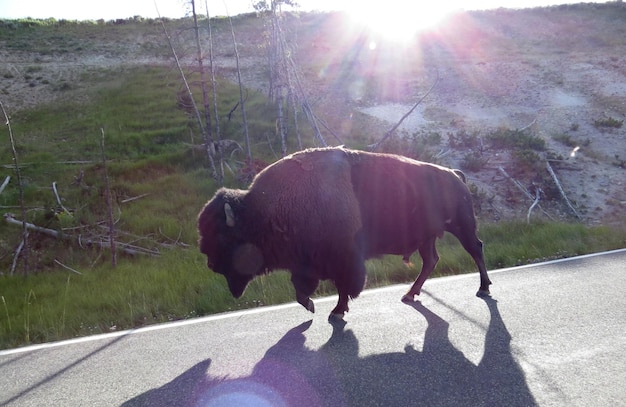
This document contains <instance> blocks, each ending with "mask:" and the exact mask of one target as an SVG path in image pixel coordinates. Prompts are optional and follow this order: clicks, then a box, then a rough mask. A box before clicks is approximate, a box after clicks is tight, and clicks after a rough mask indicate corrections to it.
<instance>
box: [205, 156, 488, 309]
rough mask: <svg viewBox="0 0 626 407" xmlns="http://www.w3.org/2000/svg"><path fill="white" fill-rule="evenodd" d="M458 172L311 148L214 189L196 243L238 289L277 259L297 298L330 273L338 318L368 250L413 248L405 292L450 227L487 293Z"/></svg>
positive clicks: (307, 303) (428, 267) (306, 301)
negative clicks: (416, 265)
mask: <svg viewBox="0 0 626 407" xmlns="http://www.w3.org/2000/svg"><path fill="white" fill-rule="evenodd" d="M464 181H465V177H464V176H463V173H462V172H461V171H458V170H452V169H448V168H445V167H441V166H438V165H434V164H429V163H424V162H420V161H415V160H412V159H409V158H406V157H402V156H398V155H391V154H377V153H369V152H363V151H356V150H350V149H346V148H343V147H337V148H322V149H310V150H305V151H302V152H298V153H295V154H292V155H290V156H287V157H285V158H283V159H281V160H279V161H277V162H276V163H274V164H272V165H270V166H269V167H267V168H265V169H264V170H263V171H261V172H260V173H259V174H258V175H257V176H256V177H255V178H254V180H253V182H252V184H251V185H250V187H249V189H248V190H237V189H226V188H222V189H220V190H218V191H217V192H216V194H215V196H214V197H213V198H212V199H211V200H210V201H209V202H208V203H207V204H206V205H205V206H204V208H203V209H202V211H201V212H200V214H199V216H198V229H199V235H200V239H199V247H200V251H201V252H202V253H203V254H205V255H206V256H207V265H208V267H209V268H210V269H212V270H213V271H215V272H217V273H219V274H222V275H224V277H225V278H226V281H227V282H228V287H229V289H230V292H231V293H232V294H233V296H234V297H236V298H239V297H240V296H241V295H242V294H243V292H244V290H245V289H246V286H247V285H248V283H249V282H250V281H251V280H252V279H253V278H254V277H255V276H258V275H262V274H265V273H268V272H270V271H272V270H275V269H288V270H290V271H291V282H292V284H293V286H294V288H295V290H296V299H297V301H298V302H299V303H300V304H302V305H303V306H304V307H305V308H306V309H307V310H309V311H311V312H315V309H314V305H313V302H312V301H311V299H310V298H309V297H310V296H311V295H312V294H313V292H314V291H315V289H316V288H317V286H318V283H319V281H320V280H331V281H332V282H333V283H334V285H335V287H336V288H337V293H338V295H339V300H338V302H337V306H336V307H335V308H334V309H333V311H332V312H331V314H330V317H329V318H330V319H341V318H343V316H344V313H345V312H347V311H348V300H349V299H350V298H355V297H357V296H358V295H359V294H360V293H361V291H362V290H363V287H364V285H365V260H366V259H369V258H372V257H378V256H381V255H384V254H395V255H401V256H403V258H404V259H405V260H408V258H409V256H410V255H411V254H412V253H413V252H415V251H416V250H417V251H419V254H420V256H421V257H422V269H421V272H420V274H419V276H418V278H417V279H416V281H415V283H414V284H413V286H412V287H411V288H410V289H409V291H408V292H407V293H406V295H404V297H403V301H405V302H411V301H413V300H414V299H415V296H416V295H419V293H420V289H421V287H422V285H423V284H424V281H426V279H427V278H428V276H429V275H430V273H431V272H432V271H433V269H434V268H435V265H436V264H437V261H438V260H439V256H438V254H437V249H436V247H435V242H436V240H437V238H440V237H442V236H443V234H444V232H450V233H452V234H453V235H454V236H456V237H457V238H458V240H459V241H460V242H461V244H462V245H463V247H464V248H465V250H466V251H467V252H468V253H469V254H470V255H471V256H472V258H473V259H474V261H475V262H476V265H477V266H478V271H479V272H480V289H479V291H478V293H477V294H476V295H478V296H488V295H489V285H490V284H491V281H489V277H488V276H487V270H486V268H485V261H484V258H483V250H482V242H481V241H480V240H479V239H478V237H477V235H476V219H475V217H474V209H473V205H472V198H471V195H470V192H469V190H468V188H467V186H466V185H465V182H464Z"/></svg>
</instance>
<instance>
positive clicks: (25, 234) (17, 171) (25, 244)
mask: <svg viewBox="0 0 626 407" xmlns="http://www.w3.org/2000/svg"><path fill="white" fill-rule="evenodd" d="M0 109H2V114H3V115H4V119H5V124H6V126H7V128H8V129H9V140H10V142H11V151H12V152H13V163H14V164H15V174H16V176H17V185H18V188H19V191H20V192H19V193H20V209H21V211H22V222H23V223H24V224H25V223H26V207H25V206H24V188H23V184H22V175H21V173H20V166H19V163H18V160H17V150H16V148H15V139H14V138H13V130H11V121H10V120H9V115H8V114H7V112H6V110H4V105H3V104H2V101H0ZM7 182H8V181H7ZM22 250H23V251H24V257H23V258H24V274H28V229H26V226H23V227H22V241H21V243H20V245H19V246H18V248H17V250H16V251H15V257H14V259H13V266H12V267H11V274H13V270H14V269H15V265H16V264H17V259H18V258H19V256H20V253H21V252H22Z"/></svg>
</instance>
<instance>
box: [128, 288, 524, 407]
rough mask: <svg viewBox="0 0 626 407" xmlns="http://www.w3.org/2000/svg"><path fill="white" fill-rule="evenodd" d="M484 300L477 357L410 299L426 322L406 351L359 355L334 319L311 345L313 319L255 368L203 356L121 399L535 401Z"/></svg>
mask: <svg viewBox="0 0 626 407" xmlns="http://www.w3.org/2000/svg"><path fill="white" fill-rule="evenodd" d="M484 301H485V303H486V305H487V307H488V308H489V311H490V314H491V320H490V323H489V327H488V329H487V332H486V336H485V351H484V355H483V358H482V360H481V361H480V363H479V364H478V365H475V364H473V363H472V362H471V361H469V360H468V359H467V358H466V357H465V356H464V355H463V353H462V352H461V351H459V350H458V349H456V348H455V347H454V345H453V344H452V343H451V342H450V339H449V337H448V326H449V324H448V322H446V321H445V320H444V319H442V318H441V317H439V316H438V315H437V314H435V313H434V312H432V311H430V310H429V309H427V308H426V307H424V306H423V305H421V303H419V302H418V303H415V304H413V305H412V306H413V307H414V308H415V309H416V310H417V311H418V312H419V313H420V314H421V315H422V316H423V317H425V318H426V321H427V323H428V326H427V329H426V331H425V333H424V345H423V349H422V350H421V351H417V350H416V349H414V348H412V347H411V346H407V347H406V348H405V350H404V352H393V353H384V354H376V355H369V356H365V357H359V343H358V340H357V338H356V336H355V335H354V333H353V332H352V331H351V330H349V329H348V330H346V329H345V324H344V323H336V324H334V325H333V334H332V336H331V337H330V339H329V340H328V342H327V343H326V344H324V345H323V346H322V347H321V348H320V349H318V350H311V349H307V348H306V347H305V346H304V344H305V339H306V338H305V335H304V333H305V331H306V330H307V329H308V328H309V326H310V325H311V321H309V322H307V323H304V324H301V325H299V326H297V327H295V328H293V329H291V330H290V331H289V332H287V334H286V335H285V336H284V337H283V338H281V340H279V341H278V342H277V343H276V344H275V345H274V346H272V347H271V348H270V349H269V350H268V351H267V352H266V354H265V356H264V357H263V359H261V360H260V361H259V362H258V363H257V364H256V366H255V367H254V370H253V372H252V374H251V375H250V376H246V377H240V378H211V377H210V376H209V375H207V370H208V369H209V366H210V363H211V361H210V360H205V361H203V362H200V363H198V364H196V365H195V366H194V367H192V368H191V369H189V370H187V371H186V372H185V373H184V374H182V375H181V376H179V377H177V378H175V379H174V380H173V381H171V382H169V383H167V384H165V385H164V386H162V387H160V388H158V389H153V390H150V391H148V392H146V393H144V394H141V395H139V396H137V397H136V398H134V399H131V400H129V401H127V402H126V403H124V404H123V406H125V407H131V406H132V407H135V406H155V407H160V406H173V405H176V406H202V407H206V406H244V407H247V406H268V407H270V406H271V407H277V406H281V407H282V406H285V407H287V406H293V407H299V406H329V407H331V406H332V407H336V406H383V405H385V406H407V405H424V406H458V405H486V406H488V405H508V406H533V405H536V402H535V400H534V397H533V396H532V394H531V392H530V390H529V388H528V386H527V384H526V381H525V378H524V373H523V371H522V370H521V368H520V367H519V365H518V364H517V362H516V361H515V359H514V358H513V355H512V352H511V347H510V343H511V336H510V334H509V332H508V330H507V329H506V326H505V324H504V321H503V320H502V318H501V316H500V313H499V311H498V306H497V302H496V301H495V300H493V299H490V298H486V299H484Z"/></svg>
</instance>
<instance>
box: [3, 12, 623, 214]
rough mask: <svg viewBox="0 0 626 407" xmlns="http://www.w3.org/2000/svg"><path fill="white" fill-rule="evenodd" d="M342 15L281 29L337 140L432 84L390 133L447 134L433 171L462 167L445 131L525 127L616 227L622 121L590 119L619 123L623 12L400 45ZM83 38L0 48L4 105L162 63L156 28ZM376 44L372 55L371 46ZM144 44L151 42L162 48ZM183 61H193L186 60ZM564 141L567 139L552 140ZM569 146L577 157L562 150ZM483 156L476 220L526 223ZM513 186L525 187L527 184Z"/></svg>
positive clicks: (513, 20)
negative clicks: (64, 47) (67, 47)
mask: <svg viewBox="0 0 626 407" xmlns="http://www.w3.org/2000/svg"><path fill="white" fill-rule="evenodd" d="M249 18H251V17H249ZM341 18H342V17H341V16H340V15H316V14H311V15H303V16H301V17H300V18H298V19H290V20H289V21H288V23H287V25H286V27H287V29H288V38H289V39H290V41H291V45H292V46H293V49H294V59H295V60H296V61H297V62H298V64H299V66H300V69H301V73H302V79H303V82H304V86H305V88H306V91H307V93H308V95H309V97H310V98H311V101H312V104H313V106H314V108H315V109H316V111H317V113H318V116H320V117H321V118H323V119H324V120H325V121H326V122H327V123H328V124H329V126H330V127H331V128H333V129H335V131H336V132H337V133H338V134H339V136H340V137H341V138H342V141H344V142H345V144H346V145H348V146H350V144H351V143H350V139H349V138H347V137H348V135H349V134H350V132H351V130H352V129H354V128H356V127H357V124H355V121H357V120H360V118H363V117H367V118H369V119H367V122H368V125H367V128H366V129H365V130H366V131H371V132H372V133H374V134H372V137H374V138H375V137H376V134H380V135H382V134H383V132H384V131H385V130H387V129H389V128H390V127H391V126H392V125H393V124H394V123H396V122H397V121H398V120H399V119H400V118H401V117H402V115H404V113H406V112H407V111H408V110H409V108H410V107H411V105H412V104H413V103H415V101H416V100H418V99H419V98H420V97H422V96H424V95H425V94H426V92H427V91H428V89H429V88H430V87H431V86H432V85H433V83H435V81H437V80H438V82H437V84H436V86H435V87H434V88H433V90H432V92H431V93H430V94H429V95H428V96H427V97H426V98H425V99H424V101H423V102H422V103H421V104H420V105H419V107H418V108H417V109H416V111H414V112H413V114H412V115H411V116H409V117H408V118H407V120H405V122H404V123H403V125H402V126H401V128H400V129H399V130H398V133H397V135H396V136H403V135H405V136H406V135H410V134H413V133H416V132H437V133H439V134H441V135H442V136H443V140H442V143H441V146H440V149H441V159H440V163H441V164H443V165H447V166H452V167H459V165H460V161H461V159H462V157H463V156H464V154H465V152H464V151H460V150H458V149H451V148H449V146H448V145H447V135H448V134H451V133H452V134H454V133H457V132H459V131H467V132H478V133H480V134H482V135H484V134H487V133H488V132H490V131H494V130H496V129H498V128H502V127H505V128H509V129H528V131H530V132H532V133H533V134H535V135H538V136H540V137H542V138H543V139H545V140H546V142H547V147H548V151H549V152H550V153H551V155H552V156H557V157H561V159H560V160H559V161H560V162H555V164H554V165H553V167H554V170H555V173H556V175H557V177H558V179H559V181H560V183H561V184H562V187H563V191H564V192H565V194H566V195H567V197H568V198H569V200H570V201H571V202H572V204H573V207H574V208H575V210H576V211H577V212H578V213H579V215H580V216H581V220H582V221H583V222H585V223H588V224H613V225H623V223H624V220H626V169H625V166H626V164H625V163H624V161H625V160H626V126H622V127H620V128H610V127H605V128H603V127H597V126H595V125H594V121H596V120H603V119H609V118H610V119H615V120H617V121H622V120H624V119H626V56H625V55H626V52H625V51H626V6H625V5H623V4H622V3H614V4H612V5H610V6H597V5H578V6H568V7H553V8H548V9H534V10H517V11H512V10H495V11H490V12H480V13H468V14H462V15H459V16H456V17H453V18H451V19H450V20H449V21H448V22H447V23H446V24H444V25H442V26H441V27H440V28H439V29H436V30H434V31H432V32H429V33H424V34H423V35H422V36H421V37H420V38H419V39H418V40H416V41H415V42H413V43H411V44H409V45H406V44H405V45H398V44H391V43H386V42H385V41H384V40H383V39H381V38H375V37H371V36H370V35H369V34H368V33H367V32H366V31H363V30H355V29H354V27H349V24H347V23H346V22H345V21H344V20H342V19H341ZM235 24H236V25H235V30H236V31H237V36H238V39H237V40H238V44H239V54H240V57H241V61H240V63H241V66H242V69H243V79H244V82H245V84H246V85H247V86H249V87H251V88H256V89H259V90H266V89H267V87H268V81H267V77H266V76H267V74H266V71H267V70H266V68H265V65H266V62H265V61H266V58H265V50H264V48H263V46H262V40H261V39H262V38H263V35H262V29H263V24H262V21H261V20H260V19H258V21H257V22H256V23H250V21H247V20H246V21H244V19H240V20H239V21H235ZM237 24H241V25H239V26H238V25H237ZM238 27H239V28H238ZM215 30H216V31H215V33H214V35H215V38H216V44H218V46H217V47H216V50H215V51H216V59H215V61H216V64H217V66H218V67H219V73H220V74H222V75H225V76H227V77H231V78H233V79H234V72H235V71H234V67H235V60H234V55H233V50H232V42H231V40H230V39H229V38H228V36H229V35H230V32H229V31H228V30H227V29H226V26H222V27H219V26H218V27H216V28H215ZM89 41H90V42H91V43H98V46H97V47H96V46H91V47H83V48H82V49H81V50H79V51H75V52H71V53H55V52H52V53H47V54H45V55H42V53H41V51H33V52H29V51H28V50H23V49H22V50H19V51H16V50H13V49H11V48H10V47H7V44H6V43H5V44H2V43H1V42H0V91H1V93H0V97H1V98H2V100H3V103H4V105H5V107H8V108H9V109H10V110H13V111H15V110H19V109H23V108H27V107H32V106H34V105H36V104H39V103H49V102H51V101H53V100H55V98H58V97H61V96H60V95H62V97H74V98H80V97H81V94H82V93H84V90H85V89H86V87H88V86H90V83H89V82H87V81H85V79H84V78H86V77H91V78H93V76H94V75H97V72H99V71H101V70H102V69H115V68H119V67H122V66H128V65H146V64H148V65H151V64H165V65H172V59H171V57H168V56H167V52H165V53H164V52H163V51H162V46H163V45H164V44H165V40H164V38H163V36H162V34H161V33H160V31H159V28H158V27H157V26H154V27H150V30H147V31H146V32H144V33H140V34H137V32H136V31H134V32H133V34H132V35H130V34H123V35H122V34H119V35H117V37H115V38H114V39H108V40H107V41H105V40H104V39H101V40H100V39H98V38H90V39H89ZM178 41H179V44H184V43H185V41H187V42H188V41H190V40H189V38H187V40H185V39H184V37H181V38H179V39H178ZM373 41H376V42H377V47H376V48H375V49H374V50H371V49H370V48H369V44H370V42H373ZM146 44H153V46H151V47H147V46H146ZM154 44H160V46H161V48H159V49H161V51H159V52H157V51H156V49H157V48H158V47H157V46H154ZM190 44H191V43H188V45H190ZM51 46H52V47H53V46H54V44H53V45H51ZM181 46H182V45H181ZM183 60H184V61H186V62H187V63H191V62H192V58H191V57H190V56H187V55H183ZM89 73H91V74H89ZM1 74H3V75H4V76H2V75H1ZM437 78H438V79H437ZM63 84H69V85H68V88H69V89H68V91H67V92H60V91H59V87H63ZM372 118H374V119H376V120H372ZM369 123H373V124H372V125H370V124H369ZM555 136H557V137H555ZM558 136H560V137H558ZM343 137H346V138H343ZM564 138H567V139H568V140H570V141H572V140H573V145H572V143H569V144H566V143H563V142H562V141H559V140H563V139H564ZM330 140H331V138H329V141H330ZM335 144H337V143H335ZM575 147H579V149H577V151H576V153H575V154H574V155H573V156H572V152H573V150H574V148H575ZM484 154H485V155H486V157H485V158H486V159H487V164H486V165H485V166H484V167H483V168H482V169H481V170H480V171H477V172H468V173H467V175H468V178H469V181H470V182H471V183H473V184H474V185H476V186H477V187H478V189H479V191H480V192H481V193H482V194H484V195H485V196H488V197H490V199H489V200H488V201H489V204H488V205H487V206H488V207H483V208H482V209H483V211H482V213H481V216H482V217H486V218H490V219H492V220H498V219H511V218H520V219H526V216H527V213H528V209H529V207H530V205H531V204H532V202H533V201H532V200H531V199H529V198H527V197H524V196H523V195H522V193H521V192H520V191H519V190H518V189H517V187H516V186H515V185H514V184H513V183H512V182H511V180H509V179H507V178H505V177H504V176H503V174H502V172H501V171H500V170H499V167H501V166H506V164H507V163H508V161H510V159H511V158H510V155H509V154H507V153H505V152H502V151H496V150H493V151H491V150H490V151H485V152H484ZM520 182H521V183H522V185H524V186H525V187H526V188H530V187H531V185H530V184H529V183H530V182H531V181H529V180H523V179H522V180H520ZM512 197H515V198H514V199H512ZM540 204H543V205H544V206H545V207H544V209H545V212H543V213H542V212H541V211H540V210H538V209H537V210H535V211H534V212H533V216H537V217H539V216H549V217H552V218H555V219H559V220H568V219H576V217H575V215H574V214H573V211H572V210H570V209H569V208H568V207H567V206H566V205H565V204H564V201H563V202H560V203H558V204H554V203H553V204H550V205H548V204H547V203H544V202H540Z"/></svg>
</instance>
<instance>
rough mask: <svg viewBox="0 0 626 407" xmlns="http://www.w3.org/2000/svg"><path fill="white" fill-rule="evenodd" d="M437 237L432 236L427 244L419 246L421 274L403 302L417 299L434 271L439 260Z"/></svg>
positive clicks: (403, 298)
mask: <svg viewBox="0 0 626 407" xmlns="http://www.w3.org/2000/svg"><path fill="white" fill-rule="evenodd" d="M435 242H436V238H432V239H431V240H429V241H428V242H426V243H425V244H423V245H422V246H420V247H419V249H418V250H419V253H420V256H422V270H421V271H420V274H419V276H417V279H416V280H415V282H414V283H413V285H412V286H411V289H410V290H409V291H408V292H407V293H406V294H405V295H404V297H402V301H403V302H413V301H415V296H416V295H420V291H421V290H422V286H423V285H424V282H425V281H426V279H427V278H428V277H429V276H430V273H432V272H433V270H434V269H435V266H436V265H437V262H438V261H439V254H438V253H437V247H436V246H435Z"/></svg>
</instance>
